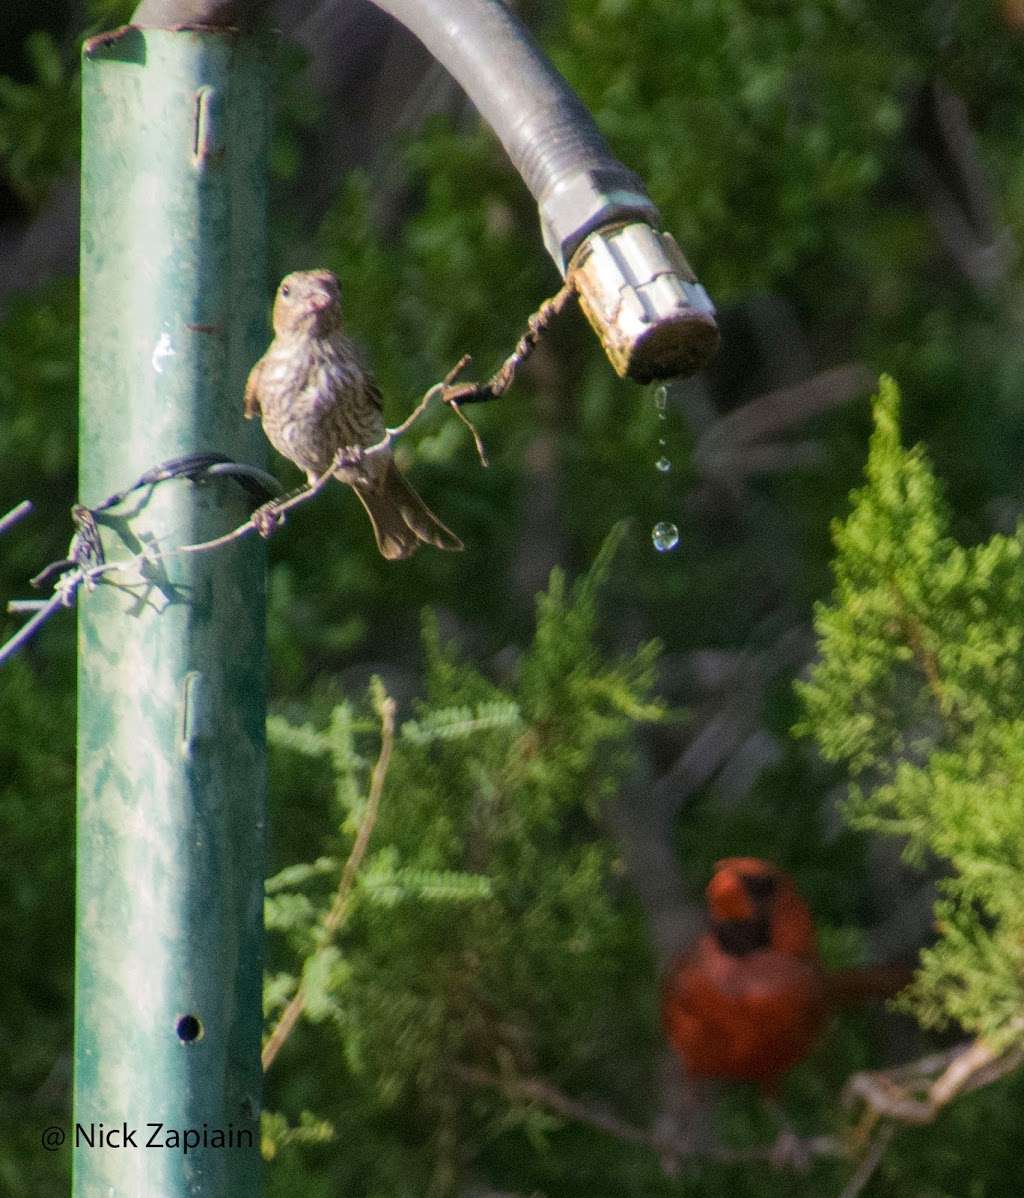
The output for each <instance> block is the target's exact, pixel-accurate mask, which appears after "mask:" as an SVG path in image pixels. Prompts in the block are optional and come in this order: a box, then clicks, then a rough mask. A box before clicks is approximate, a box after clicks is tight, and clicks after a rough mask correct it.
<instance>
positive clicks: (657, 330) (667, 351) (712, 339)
mask: <svg viewBox="0 0 1024 1198" xmlns="http://www.w3.org/2000/svg"><path fill="white" fill-rule="evenodd" d="M720 343H721V334H720V333H719V331H718V325H717V324H716V323H715V320H714V318H713V317H711V316H709V315H708V314H707V313H704V312H693V313H683V314H681V315H680V316H679V317H678V318H677V319H675V320H669V321H662V322H661V323H660V324H658V325H656V326H654V327H652V329H651V331H650V333H648V334H647V335H646V336H643V337H640V338H639V339H638V340H637V341H636V342H635V344H634V345H633V347H632V349H633V352H632V353H631V354H630V355H629V358H628V360H627V361H626V362H625V363H624V366H625V370H624V377H626V378H630V379H633V381H634V382H637V383H651V382H655V381H657V380H659V379H671V378H686V377H688V376H689V375H691V374H696V373H697V372H698V371H699V370H703V369H704V367H705V366H707V365H708V364H709V363H710V362H711V361H712V359H713V358H714V356H715V354H717V353H718V347H719V345H720Z"/></svg>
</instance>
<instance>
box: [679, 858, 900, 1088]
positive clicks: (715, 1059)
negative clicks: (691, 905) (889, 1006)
mask: <svg viewBox="0 0 1024 1198" xmlns="http://www.w3.org/2000/svg"><path fill="white" fill-rule="evenodd" d="M707 903H708V914H709V917H710V927H709V928H708V930H707V931H706V932H705V933H704V934H703V935H702V936H701V937H700V939H699V940H698V941H697V943H696V944H695V945H694V946H693V947H692V948H691V949H690V950H689V951H688V952H686V953H684V954H683V955H682V956H681V957H680V958H679V959H678V960H677V961H676V962H675V963H674V964H673V965H672V967H671V968H670V969H669V971H668V974H667V975H666V978H665V982H664V987H663V992H662V1020H663V1023H664V1026H665V1032H666V1035H667V1036H668V1039H669V1043H670V1044H671V1045H672V1047H673V1048H674V1049H675V1051H676V1052H677V1053H678V1054H679V1056H680V1058H681V1059H682V1062H683V1065H684V1066H685V1068H686V1070H687V1072H688V1073H689V1074H690V1075H692V1076H694V1077H706V1078H729V1079H733V1080H738V1081H756V1082H760V1083H761V1085H762V1086H763V1087H764V1088H765V1089H772V1088H774V1086H775V1084H776V1083H777V1081H778V1079H779V1078H780V1077H781V1076H782V1075H783V1074H784V1073H785V1072H786V1071H787V1070H788V1069H791V1068H792V1067H793V1066H794V1065H795V1064H796V1063H797V1062H798V1061H800V1060H802V1059H803V1058H804V1057H805V1056H806V1055H807V1053H808V1052H810V1050H811V1047H812V1046H813V1044H814V1041H815V1039H816V1038H817V1035H818V1033H819V1032H820V1031H821V1029H822V1027H823V1025H824V1024H825V1022H826V1020H827V1019H828V1016H829V1014H830V1012H831V1010H832V1009H833V1007H834V1006H835V1005H837V1004H838V1003H841V1002H847V1001H850V1000H855V999H858V998H869V997H889V996H891V995H892V994H895V993H896V992H897V990H900V989H902V987H903V986H905V985H906V984H907V982H909V980H910V977H911V971H910V970H909V969H906V968H904V967H903V966H878V967H875V968H870V969H859V970H858V969H854V970H841V971H836V972H832V973H829V972H826V971H825V969H824V967H823V966H822V963H821V959H820V957H819V956H818V947H817V937H816V935H815V931H814V921H813V920H812V918H811V912H810V910H809V908H808V906H807V904H806V903H805V902H804V900H803V899H802V898H801V897H800V895H799V894H798V893H797V889H796V886H795V885H794V884H793V879H792V878H790V877H789V875H788V874H786V873H783V871H782V870H781V869H779V868H778V867H777V866H775V865H772V863H771V862H770V861H762V860H761V859H760V858H758V857H729V858H727V859H726V860H724V861H719V862H718V864H717V865H716V866H715V872H714V875H713V876H712V878H711V881H710V882H709V883H708V888H707Z"/></svg>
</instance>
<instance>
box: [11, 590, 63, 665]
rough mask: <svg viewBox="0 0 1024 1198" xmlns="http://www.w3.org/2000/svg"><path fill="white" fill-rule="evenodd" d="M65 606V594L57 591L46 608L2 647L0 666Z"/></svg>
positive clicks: (38, 612)
mask: <svg viewBox="0 0 1024 1198" xmlns="http://www.w3.org/2000/svg"><path fill="white" fill-rule="evenodd" d="M63 606H64V596H63V594H62V593H61V592H60V591H55V592H54V594H53V595H52V596H51V597H50V598H49V599H48V600H47V601H46V605H45V607H43V608H41V609H40V610H39V611H37V612H36V614H35V615H34V616H33V617H32V619H31V620H29V621H27V622H26V623H25V624H23V625H22V626H21V628H19V629H18V631H17V632H16V633H15V634H14V636H12V637H11V639H10V640H9V641H8V642H7V643H6V644H5V645H3V646H0V666H2V665H3V663H4V662H5V661H6V660H7V659H8V658H9V657H10V656H11V655H12V654H14V653H17V651H18V650H19V649H20V648H21V646H22V645H24V643H25V642H26V641H27V640H29V639H30V638H31V637H32V636H33V635H34V634H35V632H36V630H37V629H38V628H39V626H40V625H41V624H45V623H46V621H47V620H48V619H49V618H50V617H51V616H52V615H53V614H54V612H56V611H57V610H58V609H59V608H61V607H63Z"/></svg>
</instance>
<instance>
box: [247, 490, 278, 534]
mask: <svg viewBox="0 0 1024 1198" xmlns="http://www.w3.org/2000/svg"><path fill="white" fill-rule="evenodd" d="M252 522H253V525H254V527H255V529H256V531H257V532H258V533H259V534H260V536H261V537H263V539H264V540H266V539H267V538H268V537H270V536H272V535H273V533H274V530H275V529H276V528H277V526H278V525H279V524H283V523H284V513H283V512H280V511H278V508H277V504H276V503H274V501H273V500H271V501H270V503H265V504H263V505H262V507H258V508H257V509H256V510H255V511H254V512H253V514H252Z"/></svg>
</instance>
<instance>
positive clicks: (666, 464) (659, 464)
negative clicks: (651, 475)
mask: <svg viewBox="0 0 1024 1198" xmlns="http://www.w3.org/2000/svg"><path fill="white" fill-rule="evenodd" d="M654 468H655V470H659V471H660V472H661V473H662V474H668V472H669V471H670V470H671V469H672V463H671V462H670V461H669V460H668V458H667V457H665V455H664V454H662V456H661V457H660V458H658V460H657V461H656V462H655V463H654Z"/></svg>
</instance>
